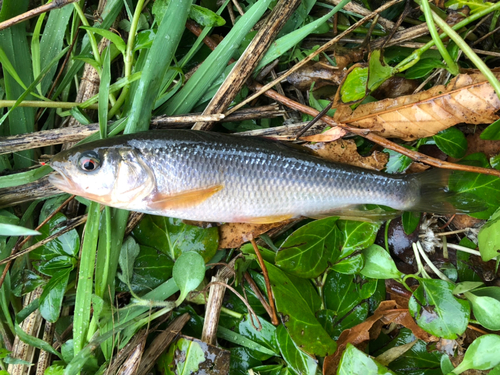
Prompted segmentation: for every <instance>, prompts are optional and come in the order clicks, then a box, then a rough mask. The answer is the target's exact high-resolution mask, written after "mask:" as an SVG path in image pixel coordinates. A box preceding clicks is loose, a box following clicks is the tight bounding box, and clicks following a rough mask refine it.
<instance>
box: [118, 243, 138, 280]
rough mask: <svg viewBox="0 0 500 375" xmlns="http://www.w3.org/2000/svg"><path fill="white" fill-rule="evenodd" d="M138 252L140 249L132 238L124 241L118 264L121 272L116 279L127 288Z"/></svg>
mask: <svg viewBox="0 0 500 375" xmlns="http://www.w3.org/2000/svg"><path fill="white" fill-rule="evenodd" d="M140 250H141V248H140V247H139V245H138V244H137V242H135V240H134V239H133V238H132V237H128V238H127V239H126V240H125V242H124V243H123V245H122V248H121V250H120V257H119V258H118V263H119V264H120V268H121V270H122V272H121V273H119V274H118V278H119V279H120V280H121V281H122V282H124V283H125V284H127V285H128V286H130V280H132V274H133V270H134V262H135V258H137V256H138V255H139V251H140Z"/></svg>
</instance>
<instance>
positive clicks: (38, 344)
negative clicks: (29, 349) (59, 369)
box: [15, 324, 61, 358]
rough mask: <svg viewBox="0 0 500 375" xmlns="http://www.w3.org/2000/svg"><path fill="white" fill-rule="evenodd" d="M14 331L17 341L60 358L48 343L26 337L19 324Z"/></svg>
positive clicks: (29, 336)
mask: <svg viewBox="0 0 500 375" xmlns="http://www.w3.org/2000/svg"><path fill="white" fill-rule="evenodd" d="M15 329H16V335H17V336H19V339H20V340H21V341H22V342H24V343H26V344H28V345H30V346H33V347H35V348H38V349H42V350H45V351H46V352H47V353H51V354H53V355H55V356H57V357H59V358H61V354H60V353H59V352H58V351H57V350H55V349H54V348H53V347H52V345H50V344H49V343H48V342H46V341H44V340H42V339H39V338H37V337H34V336H31V335H28V334H27V333H26V332H24V331H23V329H22V328H21V326H20V325H19V324H16V325H15Z"/></svg>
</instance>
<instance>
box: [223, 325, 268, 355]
mask: <svg viewBox="0 0 500 375" xmlns="http://www.w3.org/2000/svg"><path fill="white" fill-rule="evenodd" d="M217 337H218V338H221V339H224V340H226V341H229V342H232V343H233V344H237V345H239V346H243V347H245V348H246V349H249V350H250V351H257V352H260V353H261V354H265V355H268V356H274V355H276V353H275V352H274V351H273V350H270V349H268V348H267V347H265V346H263V345H260V344H259V343H256V342H255V341H252V340H250V339H249V338H247V337H245V336H243V335H240V334H239V333H236V332H234V331H232V330H230V329H228V328H225V327H222V326H219V327H218V328H217Z"/></svg>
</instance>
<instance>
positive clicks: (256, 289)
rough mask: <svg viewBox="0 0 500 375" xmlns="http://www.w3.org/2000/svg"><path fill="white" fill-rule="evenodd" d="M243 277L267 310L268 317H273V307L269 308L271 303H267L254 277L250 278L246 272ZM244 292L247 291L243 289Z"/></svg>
mask: <svg viewBox="0 0 500 375" xmlns="http://www.w3.org/2000/svg"><path fill="white" fill-rule="evenodd" d="M243 276H244V277H245V281H246V282H247V283H248V284H249V285H250V288H252V290H253V292H254V293H255V296H256V297H257V298H258V299H259V301H260V303H261V304H262V306H263V307H264V309H266V312H267V315H269V316H270V317H272V316H273V312H272V310H271V306H269V303H267V301H266V299H265V298H264V296H263V295H262V293H261V291H260V289H259V287H258V286H257V284H255V281H253V279H252V276H250V274H249V273H248V271H247V272H245V273H244V274H243ZM243 290H245V288H243Z"/></svg>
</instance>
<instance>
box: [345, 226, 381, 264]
mask: <svg viewBox="0 0 500 375" xmlns="http://www.w3.org/2000/svg"><path fill="white" fill-rule="evenodd" d="M337 226H338V228H339V229H340V232H341V233H342V235H343V239H344V241H343V242H344V246H343V247H342V250H341V254H340V257H339V258H340V259H342V258H345V257H347V256H349V255H351V254H352V253H354V252H355V251H356V250H362V249H366V248H367V247H368V246H370V245H373V243H374V242H375V237H376V236H377V232H378V230H379V228H380V224H373V223H365V222H362V221H350V220H339V221H338V222H337Z"/></svg>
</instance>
